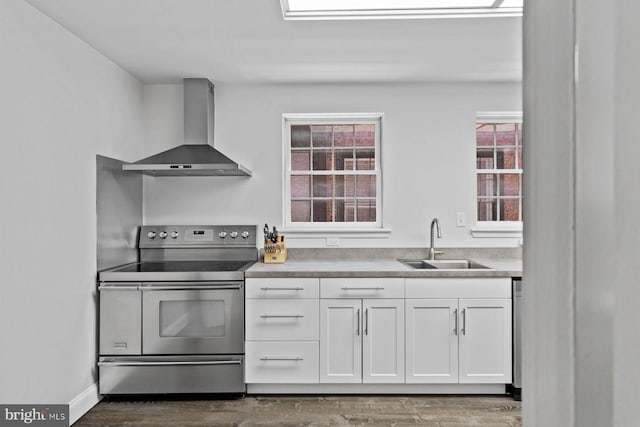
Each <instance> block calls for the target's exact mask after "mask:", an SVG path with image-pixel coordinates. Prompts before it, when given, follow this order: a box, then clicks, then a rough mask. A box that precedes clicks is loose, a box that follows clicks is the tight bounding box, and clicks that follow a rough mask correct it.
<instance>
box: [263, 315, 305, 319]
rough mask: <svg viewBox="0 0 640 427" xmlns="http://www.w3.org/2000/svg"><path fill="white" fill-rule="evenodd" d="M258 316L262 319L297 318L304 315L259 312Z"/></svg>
mask: <svg viewBox="0 0 640 427" xmlns="http://www.w3.org/2000/svg"><path fill="white" fill-rule="evenodd" d="M260 317H261V318H263V319H288V318H294V319H298V318H300V317H304V314H261V315H260Z"/></svg>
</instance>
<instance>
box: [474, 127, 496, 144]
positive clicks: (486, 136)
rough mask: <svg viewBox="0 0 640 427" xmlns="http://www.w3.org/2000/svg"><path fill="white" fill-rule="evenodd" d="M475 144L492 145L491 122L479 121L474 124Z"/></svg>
mask: <svg viewBox="0 0 640 427" xmlns="http://www.w3.org/2000/svg"><path fill="white" fill-rule="evenodd" d="M476 145H477V146H478V147H481V146H484V147H487V146H488V147H493V124H491V123H480V124H478V125H477V126H476Z"/></svg>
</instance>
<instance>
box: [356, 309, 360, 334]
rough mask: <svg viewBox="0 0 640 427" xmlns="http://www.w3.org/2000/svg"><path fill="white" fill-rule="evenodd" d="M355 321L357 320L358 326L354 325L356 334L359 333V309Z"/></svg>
mask: <svg viewBox="0 0 640 427" xmlns="http://www.w3.org/2000/svg"><path fill="white" fill-rule="evenodd" d="M356 321H357V322H358V326H357V327H356V335H360V309H358V312H357V313H356Z"/></svg>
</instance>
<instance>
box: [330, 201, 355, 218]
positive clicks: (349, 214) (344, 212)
mask: <svg viewBox="0 0 640 427" xmlns="http://www.w3.org/2000/svg"><path fill="white" fill-rule="evenodd" d="M335 202H336V213H335V221H336V222H353V221H354V215H353V214H354V212H355V207H356V201H355V199H345V200H336V201H335Z"/></svg>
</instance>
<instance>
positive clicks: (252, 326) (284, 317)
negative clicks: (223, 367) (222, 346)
mask: <svg viewBox="0 0 640 427" xmlns="http://www.w3.org/2000/svg"><path fill="white" fill-rule="evenodd" d="M318 304H319V303H318V300H317V299H300V300H291V299H248V300H246V302H245V313H246V314H245V319H246V336H247V340H249V341H251V340H254V341H257V340H275V341H277V340H280V341H292V340H317V339H318V318H319V314H318Z"/></svg>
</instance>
